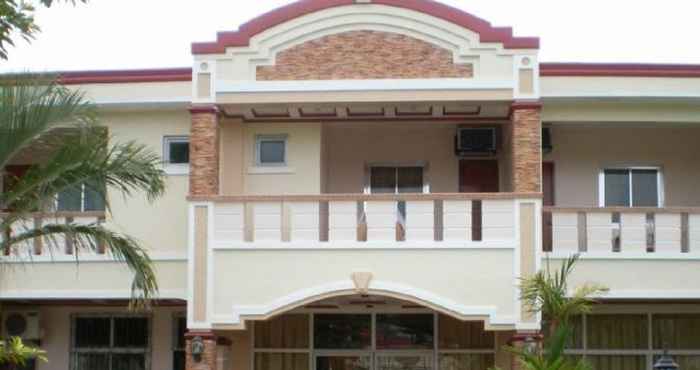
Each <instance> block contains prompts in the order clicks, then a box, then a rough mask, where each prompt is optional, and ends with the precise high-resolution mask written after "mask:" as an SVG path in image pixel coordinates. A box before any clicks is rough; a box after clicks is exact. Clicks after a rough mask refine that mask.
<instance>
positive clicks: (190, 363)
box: [185, 330, 217, 370]
mask: <svg viewBox="0 0 700 370" xmlns="http://www.w3.org/2000/svg"><path fill="white" fill-rule="evenodd" d="M195 342H199V343H201V345H202V353H201V355H198V356H195V355H193V353H192V349H193V346H194V345H198V344H194V343H195ZM216 347H217V342H216V335H214V332H212V331H210V330H207V331H194V330H193V331H189V332H187V334H185V369H186V370H217V368H216V357H217V356H216Z"/></svg>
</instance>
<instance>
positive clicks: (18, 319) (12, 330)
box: [2, 310, 41, 340]
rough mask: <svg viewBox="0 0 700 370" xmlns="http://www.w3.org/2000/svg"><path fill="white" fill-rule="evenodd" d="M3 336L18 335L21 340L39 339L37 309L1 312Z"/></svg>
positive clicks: (39, 329) (39, 330)
mask: <svg viewBox="0 0 700 370" xmlns="http://www.w3.org/2000/svg"><path fill="white" fill-rule="evenodd" d="M2 334H3V337H4V338H8V337H20V338H22V339H23V340H39V339H41V328H40V326H39V312H38V311H26V310H25V311H6V312H3V314H2Z"/></svg>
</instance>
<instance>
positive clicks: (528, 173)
mask: <svg viewBox="0 0 700 370" xmlns="http://www.w3.org/2000/svg"><path fill="white" fill-rule="evenodd" d="M540 116H541V114H540V107H539V106H538V105H534V104H528V105H518V104H517V103H516V104H514V105H513V107H512V118H511V122H512V124H511V126H512V131H511V135H512V136H511V145H512V146H511V154H512V167H513V168H512V171H513V172H512V174H513V175H512V176H513V184H512V186H513V191H514V192H529V193H539V192H541V191H542V138H541V136H542V122H541V118H540Z"/></svg>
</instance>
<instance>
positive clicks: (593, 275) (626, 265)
mask: <svg viewBox="0 0 700 370" xmlns="http://www.w3.org/2000/svg"><path fill="white" fill-rule="evenodd" d="M555 261H556V259H555V260H554V261H553V262H552V263H553V264H552V268H556V266H557V262H555ZM699 266H700V262H698V260H697V258H687V259H681V258H679V259H665V260H661V259H659V260H653V259H622V258H619V259H616V258H586V256H585V254H584V257H583V259H582V260H581V261H579V262H578V264H577V265H576V269H575V271H574V272H573V274H572V276H571V279H570V282H569V286H571V287H576V286H580V285H582V284H585V283H595V284H602V285H603V286H605V287H607V288H609V289H610V292H609V296H610V297H611V298H625V299H638V300H639V299H649V297H653V298H654V299H663V298H667V299H674V298H675V299H688V298H695V297H697V291H698V290H697V288H698V285H697V281H698V279H700V269H699V268H698V267H699ZM650 272H652V273H651V274H650Z"/></svg>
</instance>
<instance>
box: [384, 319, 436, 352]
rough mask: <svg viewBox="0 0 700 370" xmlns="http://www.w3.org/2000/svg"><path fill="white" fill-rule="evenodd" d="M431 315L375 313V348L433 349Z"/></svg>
mask: <svg viewBox="0 0 700 370" xmlns="http://www.w3.org/2000/svg"><path fill="white" fill-rule="evenodd" d="M434 331H435V326H434V324H433V315H431V314H415V315H413V314H410V315H409V314H400V315H399V314H395V315H387V314H380V315H377V349H392V350H394V349H433V347H434V345H433V340H434V339H433V332H434Z"/></svg>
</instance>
